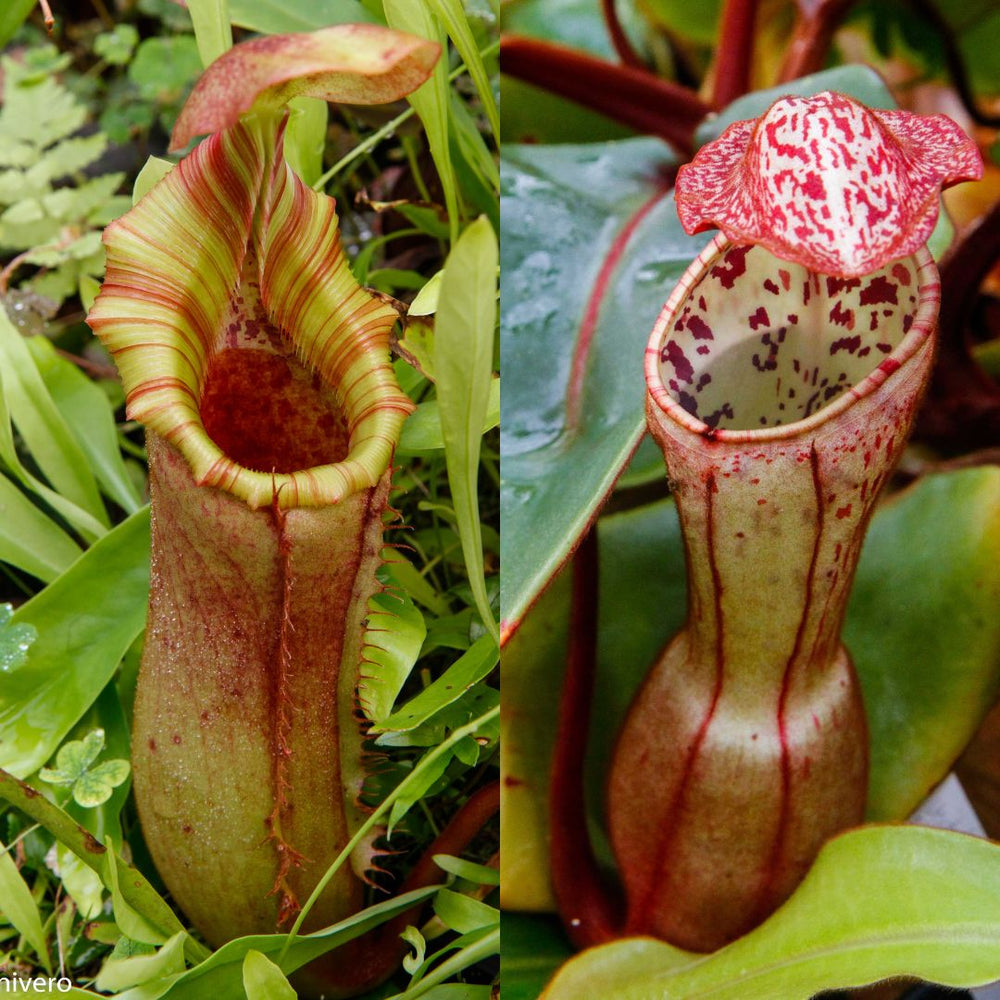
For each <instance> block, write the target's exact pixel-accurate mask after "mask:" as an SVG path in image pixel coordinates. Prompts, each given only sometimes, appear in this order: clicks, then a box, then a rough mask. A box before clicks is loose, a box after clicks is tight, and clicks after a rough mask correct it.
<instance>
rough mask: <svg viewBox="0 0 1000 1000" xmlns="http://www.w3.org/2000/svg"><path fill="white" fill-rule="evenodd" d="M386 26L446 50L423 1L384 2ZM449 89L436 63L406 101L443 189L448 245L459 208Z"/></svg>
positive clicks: (445, 74) (455, 228) (445, 71)
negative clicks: (424, 136)
mask: <svg viewBox="0 0 1000 1000" xmlns="http://www.w3.org/2000/svg"><path fill="white" fill-rule="evenodd" d="M383 8H384V10H385V17H386V22H387V23H388V25H389V27H390V28H398V29H399V30H400V31H408V32H410V33H411V34H414V35H419V36H420V37H421V38H428V39H430V40H431V41H432V42H438V43H439V44H440V45H441V48H442V51H443V50H444V49H445V36H444V32H443V31H442V30H441V27H440V25H439V24H438V21H437V19H436V18H435V17H434V14H433V13H432V11H431V10H430V8H429V6H428V5H427V4H425V3H424V2H423V0H383ZM449 95H450V87H449V84H448V67H447V66H446V65H445V60H444V59H439V60H438V62H437V65H436V66H435V67H434V72H433V73H432V74H431V77H430V79H429V80H427V82H426V83H423V84H421V85H420V86H419V87H418V88H417V89H416V90H415V91H413V93H412V94H410V95H409V96H408V97H407V100H408V101H409V102H410V105H411V106H412V107H413V109H414V111H416V113H417V115H418V117H419V118H420V120H421V122H423V125H424V131H425V133H426V134H427V145H428V146H429V147H430V151H431V156H432V157H433V159H434V166H435V167H436V168H437V172H438V177H440V179H441V186H442V188H443V189H444V201H445V207H446V208H447V209H448V222H449V224H450V227H451V242H452V243H454V242H455V239H456V237H457V236H458V227H459V206H458V184H457V181H456V179H455V171H454V169H453V167H452V163H451V148H450V146H449V143H448V132H449V129H448V109H449V107H450V96H449Z"/></svg>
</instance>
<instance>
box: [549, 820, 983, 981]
mask: <svg viewBox="0 0 1000 1000" xmlns="http://www.w3.org/2000/svg"><path fill="white" fill-rule="evenodd" d="M998 935H1000V846H998V845H996V844H991V843H989V842H988V841H985V840H979V839H977V838H975V837H968V836H965V835H964V834H955V833H950V832H945V831H942V830H931V829H927V828H922V827H891V826H890V827H878V826H876V827H866V828H863V829H860V830H854V831H851V832H848V833H845V834H843V835H841V836H839V837H837V838H835V839H834V840H832V841H830V842H829V843H828V844H827V845H826V847H824V848H823V850H822V851H821V852H820V855H819V857H818V858H817V860H816V863H815V865H814V866H813V868H812V869H811V870H810V872H809V874H808V875H807V876H806V879H805V881H804V882H803V883H802V885H801V886H800V887H799V889H798V890H797V891H796V893H795V895H793V896H792V898H791V899H790V900H789V901H788V902H787V903H786V904H785V905H784V906H783V907H782V908H781V909H780V910H778V912H777V913H775V914H774V916H773V917H771V918H770V919H769V920H768V921H766V922H765V923H764V924H762V925H761V926H760V927H758V928H757V929H756V930H754V931H751V932H750V933H749V934H747V935H745V936H744V937H742V938H740V939H739V940H738V941H735V942H734V943H733V944H731V945H729V946H728V947H726V948H723V949H722V950H721V951H718V952H715V953H714V954H713V955H711V956H708V957H706V956H703V955H693V954H690V953H687V952H683V951H680V950H679V949H677V948H673V947H671V946H670V945H668V944H665V943H663V942H661V941H654V940H653V939H651V938H626V939H623V940H622V941H618V942H615V943H613V944H610V945H604V946H602V947H599V948H593V949H590V950H589V951H586V952H584V953H583V954H581V955H580V956H579V957H577V958H575V959H573V960H571V961H570V962H569V963H568V964H567V965H566V966H565V967H564V968H563V969H562V971H561V972H559V973H558V974H557V976H556V978H555V979H554V980H553V982H552V983H551V984H550V985H549V987H548V989H546V991H545V992H544V994H543V997H544V998H545V1000H579V998H580V997H584V996H592V997H598V996H599V997H601V998H602V1000H671V998H676V1000H692V998H694V997H699V998H705V1000H709V998H711V1000H773V998H774V997H779V996H780V997H782V1000H808V998H809V997H811V996H812V995H813V994H814V993H817V992H819V991H820V990H825V989H837V988H845V987H853V986H861V985H865V984H868V983H874V982H877V981H880V980H883V979H888V978H891V977H897V976H919V977H921V978H923V979H928V980H932V981H934V982H938V983H943V984H945V985H947V986H981V985H983V984H985V983H988V982H990V981H991V980H994V979H996V978H998V977H1000V950H998V949H997V947H996V941H997V938H998Z"/></svg>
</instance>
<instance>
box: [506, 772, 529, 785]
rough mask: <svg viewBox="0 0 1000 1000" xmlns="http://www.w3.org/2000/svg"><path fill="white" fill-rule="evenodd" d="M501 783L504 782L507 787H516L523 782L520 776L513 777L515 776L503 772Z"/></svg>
mask: <svg viewBox="0 0 1000 1000" xmlns="http://www.w3.org/2000/svg"><path fill="white" fill-rule="evenodd" d="M503 783H504V784H505V785H506V786H507V787H508V788H517V787H518V786H520V785H523V784H524V782H523V781H522V780H521V779H520V778H515V777H514V776H513V775H511V774H505V775H504V779H503Z"/></svg>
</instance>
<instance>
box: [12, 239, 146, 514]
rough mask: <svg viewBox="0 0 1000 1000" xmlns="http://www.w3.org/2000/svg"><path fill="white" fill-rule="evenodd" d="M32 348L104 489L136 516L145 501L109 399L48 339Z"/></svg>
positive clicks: (31, 343) (36, 339)
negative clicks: (126, 457)
mask: <svg viewBox="0 0 1000 1000" xmlns="http://www.w3.org/2000/svg"><path fill="white" fill-rule="evenodd" d="M94 235H95V236H97V234H96V233H95V234H94ZM28 347H29V349H30V351H31V355H32V357H33V358H34V360H35V364H36V365H37V367H38V371H39V373H40V374H41V376H42V380H43V381H44V383H45V388H46V389H47V390H48V392H49V394H50V396H51V397H52V400H53V402H54V403H55V405H56V408H57V409H58V410H59V413H60V414H61V416H62V417H63V420H64V421H65V422H66V425H67V426H68V427H69V428H70V430H71V432H72V434H73V436H74V438H75V439H76V442H77V444H78V445H79V446H80V450H81V451H82V452H83V453H84V455H85V456H86V458H87V461H88V463H89V465H90V468H91V469H92V470H93V473H94V476H95V477H96V478H97V482H98V483H99V485H100V487H101V489H102V490H103V491H104V493H105V494H106V495H107V496H108V497H110V498H111V499H112V500H114V502H115V503H116V504H118V506H119V507H121V508H122V510H124V511H125V512H126V513H127V514H134V513H135V512H136V511H137V510H138V509H139V508H140V507H141V506H142V498H141V497H140V496H139V491H138V490H137V489H136V486H135V482H134V480H133V479H132V477H131V476H130V475H129V472H128V469H127V468H126V467H125V462H124V460H123V459H122V453H121V449H120V448H119V447H118V432H117V429H116V427H115V421H114V414H113V413H112V411H111V407H110V406H109V405H108V397H107V396H106V395H105V394H104V392H102V391H101V388H100V386H98V385H97V384H96V383H95V382H93V381H92V380H91V379H89V378H87V376H86V375H84V374H83V372H81V371H80V369H79V368H77V367H76V365H74V364H73V363H72V362H70V361H67V360H66V359H65V358H61V357H59V355H58V354H56V350H55V348H54V347H53V346H52V344H51V343H50V342H49V341H48V340H45V339H44V338H43V337H33V338H32V339H31V340H30V341H29V342H28Z"/></svg>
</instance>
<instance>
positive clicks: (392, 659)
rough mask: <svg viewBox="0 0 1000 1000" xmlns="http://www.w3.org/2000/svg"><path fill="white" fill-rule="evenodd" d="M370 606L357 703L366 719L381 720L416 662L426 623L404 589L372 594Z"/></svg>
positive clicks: (389, 709) (387, 712)
mask: <svg viewBox="0 0 1000 1000" xmlns="http://www.w3.org/2000/svg"><path fill="white" fill-rule="evenodd" d="M370 607H371V609H372V611H371V613H370V614H369V616H368V631H367V632H366V633H365V644H366V645H365V654H364V655H365V663H364V665H363V666H362V670H361V680H360V681H359V682H358V705H359V706H360V707H361V710H362V711H363V712H364V713H365V716H366V717H367V718H369V719H371V720H372V721H373V722H380V721H382V720H383V719H385V717H386V716H387V715H388V714H389V713H390V712H391V711H392V706H393V704H394V703H395V701H396V698H397V696H398V695H399V692H400V691H401V690H402V687H403V684H404V683H405V682H406V678H407V677H409V676H410V671H411V670H412V669H413V665H414V664H415V663H416V662H417V657H418V656H419V655H420V647H421V646H422V645H423V643H424V638H425V637H426V635H427V626H426V625H425V624H424V616H423V615H422V614H421V613H420V612H419V611H418V610H417V609H416V608H415V607H414V605H413V601H411V600H410V597H409V595H408V594H407V593H405V592H394V591H391V590H387V591H386V592H384V593H382V594H378V595H377V596H376V597H373V598H372V600H371V603H370Z"/></svg>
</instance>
